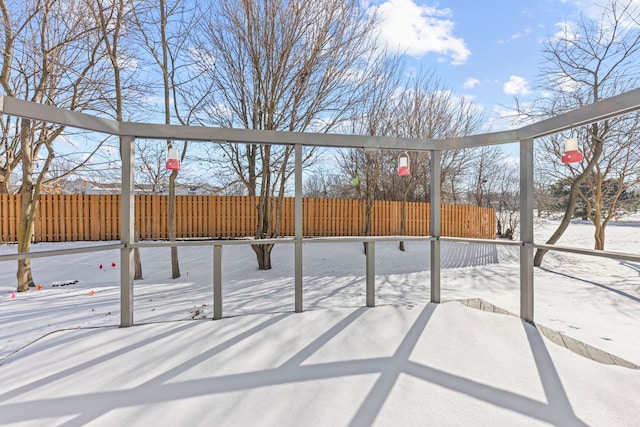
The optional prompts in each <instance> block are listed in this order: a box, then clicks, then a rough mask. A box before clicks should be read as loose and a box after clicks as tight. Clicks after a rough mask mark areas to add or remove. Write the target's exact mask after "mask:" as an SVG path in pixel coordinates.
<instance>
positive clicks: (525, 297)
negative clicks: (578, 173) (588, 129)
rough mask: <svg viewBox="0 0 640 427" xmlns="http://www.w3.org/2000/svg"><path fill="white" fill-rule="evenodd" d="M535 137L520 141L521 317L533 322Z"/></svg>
mask: <svg viewBox="0 0 640 427" xmlns="http://www.w3.org/2000/svg"><path fill="white" fill-rule="evenodd" d="M533 188H534V187H533V139H526V140H524V141H520V240H521V241H522V242H523V245H522V247H521V248H520V318H522V319H523V320H525V321H527V322H533V306H534V304H533V255H534V254H533V252H534V248H533V243H534V242H533V209H534V206H535V205H534V199H533Z"/></svg>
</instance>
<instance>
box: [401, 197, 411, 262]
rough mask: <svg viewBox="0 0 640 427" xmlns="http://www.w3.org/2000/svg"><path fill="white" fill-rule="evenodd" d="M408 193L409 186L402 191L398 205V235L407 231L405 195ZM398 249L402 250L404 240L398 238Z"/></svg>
mask: <svg viewBox="0 0 640 427" xmlns="http://www.w3.org/2000/svg"><path fill="white" fill-rule="evenodd" d="M408 194H409V187H408V186H407V188H406V189H405V191H404V192H403V193H402V205H401V207H400V235H401V236H404V235H405V233H406V232H407V195H408ZM399 249H400V250H401V251H402V252H404V240H400V246H399Z"/></svg>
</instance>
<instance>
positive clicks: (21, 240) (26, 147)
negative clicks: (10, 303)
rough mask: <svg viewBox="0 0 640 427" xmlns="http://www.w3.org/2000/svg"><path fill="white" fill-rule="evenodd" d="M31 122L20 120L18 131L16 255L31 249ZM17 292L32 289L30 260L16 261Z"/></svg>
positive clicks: (32, 200)
mask: <svg viewBox="0 0 640 427" xmlns="http://www.w3.org/2000/svg"><path fill="white" fill-rule="evenodd" d="M30 133H31V120H29V119H25V118H23V119H22V123H21V130H20V155H21V156H22V186H21V187H20V223H19V225H18V253H27V252H29V250H30V249H31V236H32V235H33V219H32V215H31V213H32V212H33V210H34V209H33V208H34V206H33V204H34V203H35V201H34V197H33V155H32V152H31V144H29V140H30V136H31V135H30ZM16 276H17V279H18V292H25V291H28V290H29V287H33V286H34V283H33V277H32V276H31V260H30V259H20V260H18V272H17V275H16Z"/></svg>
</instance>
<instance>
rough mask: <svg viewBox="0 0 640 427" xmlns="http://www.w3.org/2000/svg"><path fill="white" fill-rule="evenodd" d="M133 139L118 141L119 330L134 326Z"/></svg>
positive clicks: (125, 138) (126, 137)
mask: <svg viewBox="0 0 640 427" xmlns="http://www.w3.org/2000/svg"><path fill="white" fill-rule="evenodd" d="M134 142H135V138H134V137H131V136H122V137H120V158H121V159H122V195H121V203H120V206H121V211H120V243H122V244H123V245H124V247H123V248H122V249H120V327H123V328H124V327H127V326H131V325H133V275H134V269H135V265H134V260H133V248H132V247H131V244H132V243H133V240H134V226H135V200H134V183H135V143H134Z"/></svg>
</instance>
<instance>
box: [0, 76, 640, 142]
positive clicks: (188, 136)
mask: <svg viewBox="0 0 640 427" xmlns="http://www.w3.org/2000/svg"><path fill="white" fill-rule="evenodd" d="M637 110H640V88H638V89H634V90H631V91H628V92H625V93H622V94H620V95H616V96H613V97H611V98H607V99H603V100H601V101H599V102H596V103H593V104H590V105H586V106H584V107H581V108H578V109H576V110H573V111H569V112H567V113H564V114H560V115H558V116H555V117H552V118H550V119H546V120H542V121H540V122H537V123H533V124H529V125H527V126H524V127H521V128H518V129H512V130H506V131H502V132H491V133H484V134H478V135H467V136H463V137H458V138H448V139H443V140H438V139H428V138H397V137H383V136H363V135H341V134H328V133H307V132H284V131H266V130H253V129H230V128H214V127H204V126H180V125H163V124H155V123H134V122H120V123H118V122H117V121H115V120H110V119H104V118H100V117H95V116H92V115H89V114H85V113H80V112H76V111H67V110H63V109H59V108H55V107H52V106H49V105H43V104H38V103H33V102H28V101H23V100H19V99H16V98H11V97H7V96H4V97H3V96H0V112H1V113H4V114H9V115H13V116H18V117H27V118H31V119H35V120H42V121H46V122H50V123H59V124H62V125H67V126H71V127H75V128H80V129H87V130H93V131H96V132H102V133H107V134H111V135H119V136H133V137H135V138H145V139H162V140H164V139H175V140H188V141H213V142H237V143H249V144H250V143H255V144H282V145H293V144H303V145H310V146H320V147H336V148H369V149H390V150H416V151H428V150H438V151H441V150H450V149H459V148H468V147H479V146H485V145H499V144H507V143H513V142H519V141H522V140H524V139H531V138H540V137H542V136H546V135H550V134H553V133H556V132H560V131H563V130H567V129H570V128H572V127H576V126H582V125H585V124H589V123H594V122H596V121H599V120H604V119H607V118H611V117H614V116H618V115H621V114H625V113H630V112H633V111H637Z"/></svg>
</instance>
